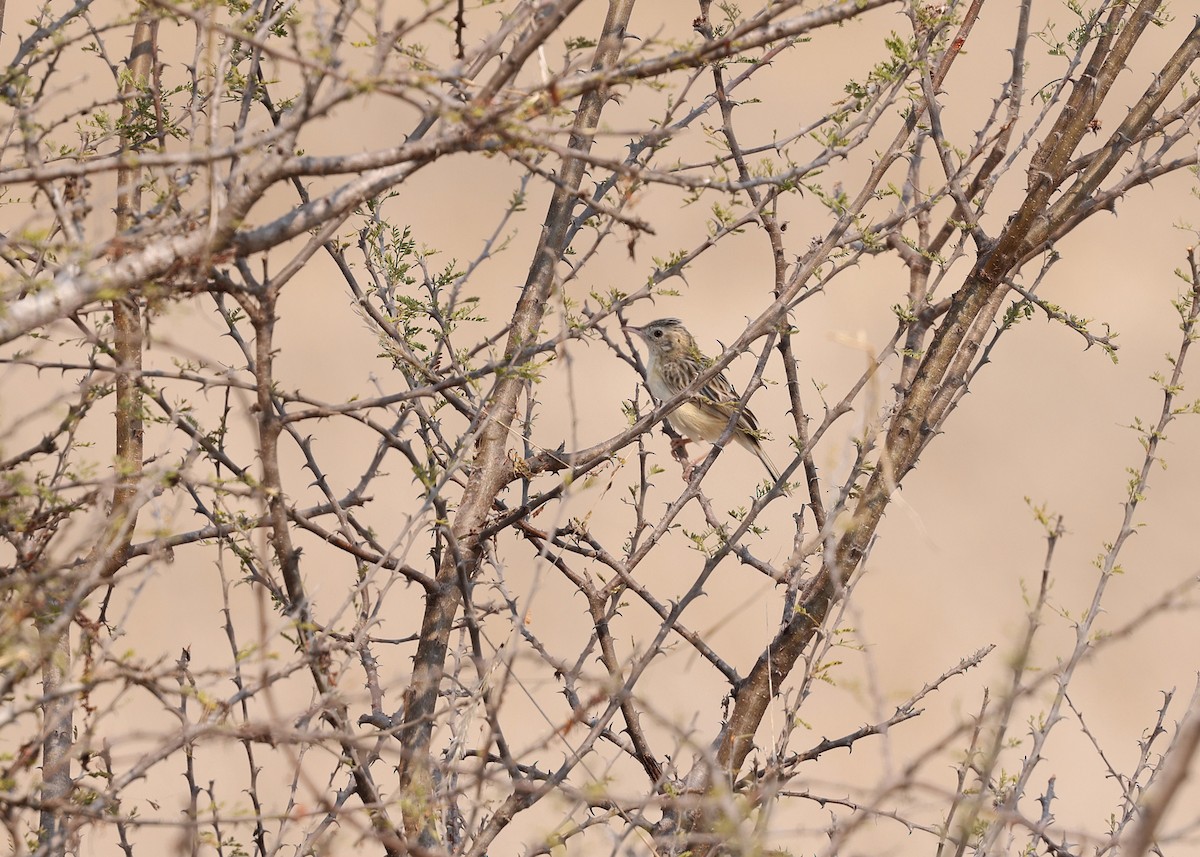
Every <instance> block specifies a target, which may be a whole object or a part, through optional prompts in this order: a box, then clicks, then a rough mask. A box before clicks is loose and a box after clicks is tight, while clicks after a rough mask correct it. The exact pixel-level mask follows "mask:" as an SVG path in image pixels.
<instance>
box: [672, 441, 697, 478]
mask: <svg viewBox="0 0 1200 857" xmlns="http://www.w3.org/2000/svg"><path fill="white" fill-rule="evenodd" d="M687 445H688V439H687V438H686V437H673V438H671V455H672V457H674V458H675V460H676V461H678V462H679V463H680V464H681V465H683V481H684V482H688V481H690V480H691V478H692V470H694V469H695V467H696V463H695V462H693V461H692V460H691V459H690V458H688V454H687Z"/></svg>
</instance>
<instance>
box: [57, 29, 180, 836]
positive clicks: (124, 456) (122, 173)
mask: <svg viewBox="0 0 1200 857" xmlns="http://www.w3.org/2000/svg"><path fill="white" fill-rule="evenodd" d="M156 30H157V22H156V21H155V20H154V19H153V18H152V17H151V15H150V14H149V13H148V12H145V11H144V12H143V13H142V15H141V17H139V19H138V22H137V24H136V25H135V27H134V30H133V40H132V46H131V49H130V54H129V62H128V69H129V79H128V80H127V81H126V82H125V86H124V87H123V89H122V93H121V94H122V97H123V100H124V108H123V110H122V114H121V121H122V128H123V129H124V130H123V136H122V141H121V142H122V147H123V148H137V147H138V145H139V143H140V141H139V140H136V139H131V138H130V137H129V136H128V129H129V128H130V127H131V125H132V123H133V120H134V117H135V112H136V103H137V97H138V96H137V93H138V89H139V87H140V86H142V85H143V83H144V82H145V81H146V80H148V79H149V77H150V73H151V71H152V70H153V67H154V55H155V35H156ZM139 180H140V174H139V171H138V169H137V168H136V167H122V168H121V169H120V170H118V172H117V185H118V195H117V208H116V215H117V232H118V233H120V232H123V231H125V230H127V229H129V228H130V227H131V226H132V225H133V219H134V215H135V214H136V212H137V210H138V208H139V206H140V202H141V194H140V192H139V188H138V182H139ZM113 324H114V328H115V340H114V350H115V353H116V358H117V367H116V376H117V377H116V396H117V407H116V414H115V418H116V458H115V462H114V470H115V477H116V487H115V488H114V489H113V500H112V508H111V510H110V512H109V516H108V522H107V532H106V537H105V538H103V539H101V540H100V542H99V543H98V547H97V552H96V553H95V555H94V556H93V559H94V560H95V563H96V568H97V569H98V570H99V572H100V574H101V576H103V577H111V576H112V575H113V574H115V573H116V572H117V570H118V569H120V568H121V566H123V565H124V564H125V560H126V557H127V555H128V551H129V543H130V539H131V538H132V535H133V525H134V522H135V521H136V518H137V506H136V503H135V499H136V497H137V493H138V483H139V481H140V478H141V474H142V433H143V428H142V396H141V392H140V390H139V387H138V385H139V383H140V382H141V377H140V376H141V369H142V330H141V327H142V321H141V313H140V311H139V310H138V305H137V296H136V295H134V294H132V293H130V294H125V295H122V296H120V297H118V298H116V299H115V300H114V301H113ZM68 589H69V587H68V586H67V585H66V584H65V583H63V584H62V585H61V587H54V588H52V589H51V590H50V592H49V594H48V595H47V599H46V603H45V605H44V607H43V611H42V613H41V615H40V616H39V617H38V622H37V624H38V632H39V637H40V640H39V642H40V644H41V651H42V657H43V662H42V693H43V695H44V698H45V700H46V702H45V703H44V705H43V707H42V714H43V727H42V733H43V737H42V801H43V803H44V808H43V809H42V811H41V817H40V829H39V831H38V841H39V845H40V846H41V848H42V849H44V853H46V854H48V855H50V857H60V855H63V854H65V853H66V849H67V836H68V830H67V818H66V810H67V808H68V807H69V806H70V796H71V787H72V781H71V740H72V737H73V732H74V726H75V718H74V708H75V697H74V695H72V694H69V693H64V692H63V690H62V689H63V685H64V683H65V682H66V681H67V678H68V676H69V675H70V670H71V635H70V623H69V622H68V623H60V622H58V621H57V620H58V619H60V618H61V617H60V616H59V613H60V611H62V610H63V609H65V601H66V593H67V590H68Z"/></svg>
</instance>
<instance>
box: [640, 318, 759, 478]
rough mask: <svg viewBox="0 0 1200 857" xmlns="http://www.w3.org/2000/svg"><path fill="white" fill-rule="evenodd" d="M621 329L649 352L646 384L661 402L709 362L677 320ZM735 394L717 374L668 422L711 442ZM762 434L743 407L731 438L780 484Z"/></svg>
mask: <svg viewBox="0 0 1200 857" xmlns="http://www.w3.org/2000/svg"><path fill="white" fill-rule="evenodd" d="M624 329H625V330H627V331H629V332H630V333H636V334H637V335H638V336H640V337H641V338H642V341H643V342H645V343H646V348H647V350H648V352H649V358H648V360H647V362H646V386H647V387H649V388H650V394H651V395H652V396H654V398H655V399H657V400H658V401H659V402H666V401H670V400H671V399H673V398H674V397H675V396H676V394H678V393H679V392H680V391H681V390H683V388H684V387H686V386H687V385H688V384H690V383H691V382H692V381H693V380H694V379H695V378H696V376H697V375H699V374H700V373H701V372H703V371H704V370H705V369H707V368H708V367H709V366H711V365H712V363H713V361H712V360H711V359H710V358H708V357H706V356H704V354H703V353H702V352H701V351H700V349H699V348H698V347H697V346H696V339H695V337H693V336H692V335H691V334H690V333H689V332H688V329H687V328H686V327H684V326H683V322H681V321H680V320H679V319H677V318H660V319H658V320H657V321H652V322H650V323H649V324H647V325H645V326H644V327H626V328H624ZM739 398H741V397H740V396H739V395H738V394H737V391H736V390H734V388H733V385H732V384H730V383H729V379H728V378H726V377H725V375H724V373H719V374H717V375H716V376H715V377H713V378H711V379H710V380H709V382H708V383H707V384H705V385H704V386H703V387H701V388H700V392H699V393H697V394H696V395H694V396H692V397H691V398H690V399H688V400H687V401H686V402H684V403H683V404H682V405H680V406H679V407H678V408H676V409H675V410H674V411H672V412H671V415H670V416H669V417H667V420H668V421H669V422H670V423H671V425H672V427H673V428H674V429H675V430H676V431H677V432H679V433H680V434H681V435H683V436H684V437H685V438H687V439H688V440H692V441H701V440H703V441H707V442H708V443H713V442H715V441H716V440H717V439H718V438H720V437H721V434H722V433H723V432H724V431H725V427H726V426H727V425H729V418H730V417H731V416H732V415H733V412H734V410H735V409H736V408H737V404H738V399H739ZM761 437H762V432H761V431H760V430H759V428H758V420H757V419H756V418H755V416H754V414H753V412H751V410H750V409H749V408H743V409H742V412H741V413H740V414H738V419H737V425H735V426H734V429H733V439H734V440H735V441H737V443H738V445H739V446H741V447H743V448H744V449H748V450H750V452H752V453H754V454H755V455H756V456H758V460H759V461H761V462H762V463H763V466H764V467H766V468H767V473H769V474H770V475H771V480H772V481H774V482H778V481H779V469H778V468H777V467H775V465H774V463H773V462H772V461H771V459H770V457H769V456H768V455H767V453H766V450H764V449H763V447H762V443H761V442H760V438H761Z"/></svg>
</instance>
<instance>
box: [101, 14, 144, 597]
mask: <svg viewBox="0 0 1200 857" xmlns="http://www.w3.org/2000/svg"><path fill="white" fill-rule="evenodd" d="M157 36H158V21H157V20H154V19H152V18H151V16H150V14H149V13H148V12H143V13H142V15H141V17H140V18H139V19H138V22H137V25H136V26H135V28H134V31H133V46H132V49H131V50H130V53H129V66H128V67H129V78H128V80H126V81H125V86H124V87H123V88H122V92H121V97H122V101H123V102H124V104H123V107H122V110H121V133H122V138H121V148H122V149H124V150H125V151H137V150H139V149H141V148H142V143H143V140H144V137H143V136H141V135H138V136H136V137H135V127H136V122H137V119H138V116H137V113H138V107H137V105H138V100H139V99H140V97H141V96H140V94H139V90H141V89H142V88H143V87H145V86H147V85H148V82H149V80H150V75H151V73H152V72H153V70H154V62H155V57H156V54H157V49H156V45H155V42H156V39H157ZM140 183H141V170H140V169H139V168H138V167H137V166H135V165H129V164H125V165H123V166H121V167H120V168H119V169H118V170H117V209H116V213H117V234H121V233H123V232H126V231H128V230H129V229H131V228H132V227H133V225H134V221H135V219H136V217H137V214H138V211H139V210H140V209H141V202H142V189H141V187H140ZM138 300H139V296H138V295H137V294H136V292H134V291H132V290H131V291H128V292H126V293H125V294H122V295H119V296H117V297H116V298H115V299H114V300H113V304H112V310H113V328H114V335H115V338H114V342H113V348H114V351H115V352H116V357H117V379H116V393H117V410H116V435H117V438H116V439H117V447H116V449H117V454H116V470H117V472H116V479H117V485H116V488H115V489H114V490H113V504H112V512H111V514H110V518H109V527H110V529H109V539H106V540H105V541H106V544H105V550H106V555H104V556H102V557H100V562H101V571H102V575H103V576H104V577H111V576H112V575H113V574H115V573H116V572H117V571H118V570H119V569H120V568H121V567H122V566H123V565H124V564H125V561H126V558H127V553H128V550H129V542H130V539H131V538H132V536H133V527H134V524H135V522H136V520H137V504H136V502H135V501H136V498H137V494H138V483H139V482H140V480H141V476H142V438H143V431H144V429H143V426H142V393H141V386H140V385H141V380H142V379H141V372H142V313H141V309H140V307H139V306H138Z"/></svg>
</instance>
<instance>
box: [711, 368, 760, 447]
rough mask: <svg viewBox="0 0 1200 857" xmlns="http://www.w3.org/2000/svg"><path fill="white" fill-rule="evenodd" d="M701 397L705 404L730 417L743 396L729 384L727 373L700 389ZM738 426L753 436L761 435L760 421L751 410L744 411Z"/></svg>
mask: <svg viewBox="0 0 1200 857" xmlns="http://www.w3.org/2000/svg"><path fill="white" fill-rule="evenodd" d="M700 397H701V399H703V400H704V402H705V404H708V405H711V406H713V407H715V408H718V409H719V410H721V411H722V412H724V413H725V414H726V415H729V414H732V413H733V409H734V408H736V407H737V403H738V400H739V399H740V398H741V395H740V394H739V393H738V391H737V390H735V389H734V387H733V385H732V384H730V383H729V379H728V378H726V377H725V373H724V372H721V373H719V374H718V375H717V376H716V377H715V378H713V379H712V380H711V381H709V382H708V383H707V384H705V385H704V386H703V387H701V388H700ZM738 426H739V427H740V428H742V429H743V430H745V431H748V432H749V433H750V434H751V435H757V434H759V429H758V419H757V418H755V416H754V412H753V411H751V410H750V409H749V408H743V409H742V414H741V418H740V419H739V420H738Z"/></svg>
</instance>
